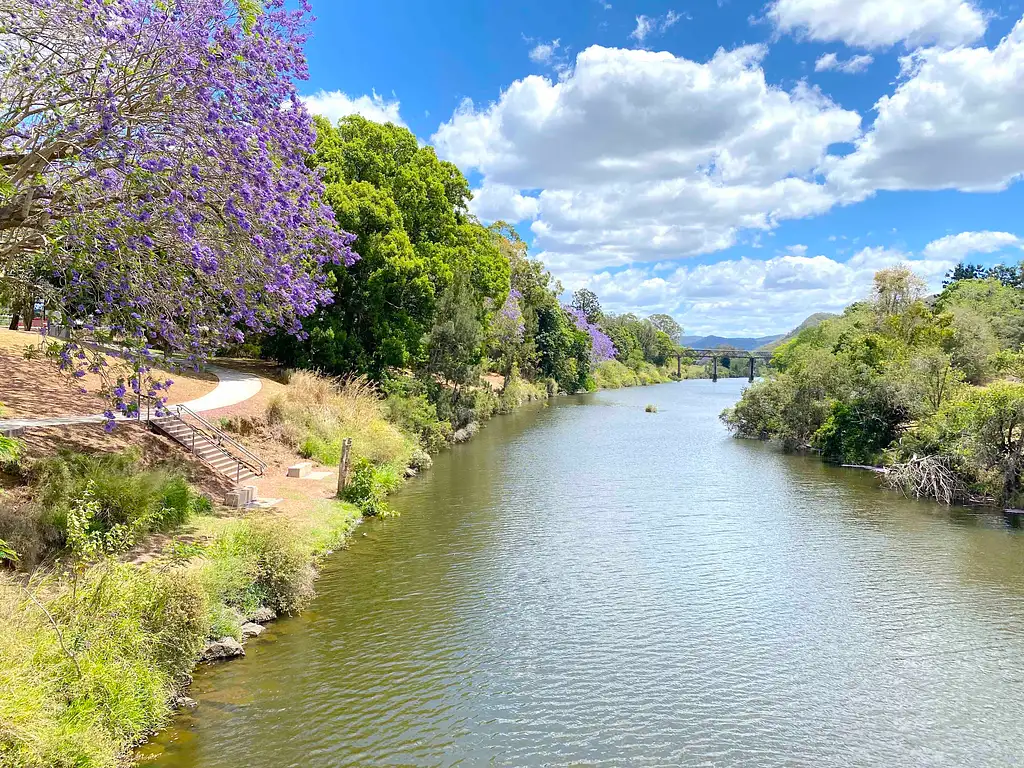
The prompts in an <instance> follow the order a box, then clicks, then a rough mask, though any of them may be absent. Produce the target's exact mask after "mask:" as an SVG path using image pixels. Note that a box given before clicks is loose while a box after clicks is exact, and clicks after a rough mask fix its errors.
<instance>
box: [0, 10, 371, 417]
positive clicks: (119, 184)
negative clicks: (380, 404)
mask: <svg viewBox="0 0 1024 768" xmlns="http://www.w3.org/2000/svg"><path fill="white" fill-rule="evenodd" d="M254 8H255V6H254V4H253V3H252V2H251V1H250V0H246V1H245V2H241V0H239V2H235V3H233V2H230V0H229V1H228V2H224V0H181V1H180V2H177V3H174V4H167V3H165V2H162V0H116V1H115V2H84V3H83V2H66V1H65V0H0V32H2V33H3V34H2V35H0V74H2V77H0V102H2V103H3V104H4V109H3V110H2V112H0V133H2V136H3V137H4V138H3V153H4V160H3V163H2V164H0V168H2V171H0V276H2V277H0V285H2V286H3V288H4V289H5V290H6V291H8V292H10V291H13V292H15V293H20V294H23V295H25V296H28V297H30V298H35V299H38V300H41V301H43V302H44V303H45V304H46V305H47V306H49V307H51V308H53V309H54V310H56V311H58V312H59V313H60V314H61V316H62V319H61V321H60V324H61V325H62V326H63V328H64V329H65V331H66V332H67V333H68V334H70V339H68V340H63V341H57V342H54V344H53V348H52V350H51V351H52V353H53V354H54V355H55V357H56V359H57V360H58V361H59V364H60V366H61V368H62V369H63V370H64V371H66V372H67V373H69V374H74V375H77V376H80V375H83V374H84V372H85V371H92V372H93V373H96V374H99V375H100V376H101V377H103V379H104V381H105V385H106V388H107V390H108V391H109V392H110V393H111V396H112V398H113V400H114V401H115V403H116V405H117V406H118V407H119V408H121V409H122V410H126V411H127V410H128V409H129V405H128V404H129V403H130V402H131V400H132V398H125V397H124V393H123V392H122V393H121V394H120V395H116V394H114V393H113V390H114V388H115V386H119V385H118V384H117V379H118V378H123V379H124V385H123V386H125V387H127V388H128V389H130V390H131V391H132V392H140V391H141V392H143V393H146V392H149V393H151V394H159V391H160V387H158V386H157V385H158V384H160V382H156V381H153V380H151V378H150V377H149V375H148V371H149V369H150V368H151V364H152V358H153V355H154V353H155V352H156V351H160V352H174V353H177V354H181V355H185V356H187V357H189V358H191V359H200V358H202V357H203V356H204V355H205V354H207V353H209V352H210V351H211V350H213V349H216V348H217V347H218V346H221V345H223V344H225V343H226V342H234V341H240V340H241V339H242V338H243V337H244V336H245V335H246V334H254V333H259V332H262V331H265V330H268V329H273V328H278V327H284V328H287V329H289V330H291V331H297V330H298V320H299V319H300V318H301V317H303V316H306V315H308V314H310V313H311V312H312V311H313V310H314V309H315V307H316V306H317V305H318V304H319V303H321V302H323V301H324V300H325V299H326V298H327V297H328V293H327V291H326V290H325V281H326V274H325V273H324V272H323V270H322V269H321V267H322V265H324V264H349V263H351V262H352V261H353V260H354V258H355V257H354V255H353V254H352V252H351V250H350V249H349V243H350V242H351V237H350V236H348V235H346V234H344V233H342V232H340V231H339V230H338V229H337V227H336V225H335V222H334V218H333V215H332V213H331V210H330V208H329V207H327V206H325V205H323V203H322V202H321V196H322V192H323V184H322V182H321V180H320V178H319V176H318V175H317V173H316V172H315V171H314V169H313V168H311V167H309V166H307V164H306V162H305V160H306V156H307V154H308V153H309V152H310V150H311V149H312V148H313V142H314V138H315V134H314V131H313V126H312V122H311V120H310V118H309V116H308V114H307V113H306V111H305V108H304V107H303V105H302V102H301V100H300V99H299V97H298V94H297V91H296V87H295V81H296V80H301V79H305V78H306V77H307V71H306V63H305V59H304V56H303V53H302V44H303V42H304V39H305V31H304V26H305V24H306V19H307V13H306V11H304V10H301V9H300V10H293V9H291V8H287V7H285V4H284V2H283V1H282V0H270V2H267V3H263V4H261V5H260V8H261V10H260V12H258V13H254V12H253V9H254ZM282 105H285V106H284V107H283V108H282ZM31 303H32V301H29V302H28V304H29V305H31ZM93 341H99V342H107V343H113V344H116V346H117V347H118V349H119V350H122V351H121V352H120V353H119V354H120V355H121V356H122V357H123V359H124V363H123V365H120V366H112V367H111V368H108V367H107V365H106V360H105V357H104V352H103V351H102V350H101V349H100V348H99V347H96V346H93V345H91V344H89V343H88V342H93Z"/></svg>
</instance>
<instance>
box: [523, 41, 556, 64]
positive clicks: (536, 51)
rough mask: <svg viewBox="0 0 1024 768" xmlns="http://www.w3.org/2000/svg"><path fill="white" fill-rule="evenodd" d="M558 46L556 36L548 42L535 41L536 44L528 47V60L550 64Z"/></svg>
mask: <svg viewBox="0 0 1024 768" xmlns="http://www.w3.org/2000/svg"><path fill="white" fill-rule="evenodd" d="M558 48H559V40H558V38H555V39H554V40H552V41H551V42H550V43H537V45H535V46H534V47H533V48H531V49H530V60H531V61H534V62H536V63H537V64H550V63H551V60H552V59H553V58H554V55H555V52H556V51H557V50H558Z"/></svg>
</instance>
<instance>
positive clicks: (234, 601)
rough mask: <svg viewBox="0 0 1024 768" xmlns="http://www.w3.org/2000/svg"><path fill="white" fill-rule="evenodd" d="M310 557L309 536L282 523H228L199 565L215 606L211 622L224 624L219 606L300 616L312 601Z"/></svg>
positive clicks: (264, 520) (244, 611)
mask: <svg viewBox="0 0 1024 768" xmlns="http://www.w3.org/2000/svg"><path fill="white" fill-rule="evenodd" d="M314 555H315V553H314V551H313V546H312V543H311V542H310V540H309V537H308V536H304V535H303V534H302V532H301V531H299V530H298V529H297V528H295V527H294V526H292V525H290V524H289V523H288V522H287V521H285V520H275V519H273V518H269V517H267V518H253V519H246V520H238V521H235V522H232V523H231V524H230V525H229V526H228V527H227V528H225V530H224V531H222V532H221V533H220V535H218V536H217V537H216V538H215V539H214V541H213V543H212V544H211V545H210V546H209V548H208V549H207V552H206V560H205V562H204V563H203V566H202V578H203V582H204V584H205V586H206V589H207V591H208V592H209V593H210V595H211V597H212V598H213V599H214V601H215V603H214V607H213V615H212V617H211V621H212V622H214V623H216V622H220V623H221V624H223V623H224V622H225V616H224V614H223V611H222V610H221V608H220V607H219V605H218V603H219V604H222V605H224V606H227V607H228V608H232V609H235V610H236V611H238V612H239V613H240V614H241V615H243V616H246V615H250V614H252V613H253V612H254V611H255V610H256V609H257V608H259V607H260V606H267V607H269V608H273V609H274V610H275V611H278V612H281V613H296V612H298V611H299V610H301V609H302V608H303V606H305V604H306V603H307V602H309V600H311V599H312V597H313V580H314V578H315V576H316V571H315V568H314V565H313V561H314ZM225 634H232V632H227V631H225Z"/></svg>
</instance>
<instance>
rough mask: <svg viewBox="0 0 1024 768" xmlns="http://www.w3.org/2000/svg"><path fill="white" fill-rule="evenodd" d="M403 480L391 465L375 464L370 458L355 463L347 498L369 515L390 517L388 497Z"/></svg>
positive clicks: (346, 491) (346, 493)
mask: <svg viewBox="0 0 1024 768" xmlns="http://www.w3.org/2000/svg"><path fill="white" fill-rule="evenodd" d="M401 482H402V480H401V477H400V476H399V474H398V472H397V471H396V470H395V468H394V467H393V466H390V465H387V464H385V465H380V466H378V465H375V464H373V463H372V462H371V461H369V460H368V459H360V460H359V461H357V462H356V463H355V465H354V466H353V470H352V477H351V479H350V480H349V483H348V486H346V488H345V500H346V501H350V502H352V503H353V504H355V505H356V506H357V507H359V509H361V510H362V511H363V514H364V515H366V516H367V517H390V516H391V515H392V514H394V513H393V512H392V511H391V508H390V507H388V503H387V497H388V494H389V493H391V491H393V490H395V488H397V487H398V486H399V485H400V484H401Z"/></svg>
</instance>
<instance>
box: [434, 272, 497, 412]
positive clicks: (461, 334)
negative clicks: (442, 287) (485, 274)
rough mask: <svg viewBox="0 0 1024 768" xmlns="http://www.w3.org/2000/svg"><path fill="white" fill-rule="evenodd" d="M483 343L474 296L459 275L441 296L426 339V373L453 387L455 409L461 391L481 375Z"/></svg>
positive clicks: (467, 284)
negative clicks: (481, 349)
mask: <svg viewBox="0 0 1024 768" xmlns="http://www.w3.org/2000/svg"><path fill="white" fill-rule="evenodd" d="M482 342H483V326H482V324H481V322H480V319H479V317H478V309H477V307H476V306H475V305H474V298H473V293H472V291H471V289H470V287H469V283H468V282H467V281H466V280H465V279H464V278H463V277H461V276H460V277H458V278H456V279H455V281H454V282H453V283H452V285H451V286H449V288H448V290H447V291H445V293H444V295H443V296H442V297H441V301H440V302H439V304H438V308H437V319H436V320H435V322H434V327H433V328H431V330H430V334H429V336H428V339H427V365H426V371H427V373H429V374H432V375H435V376H439V377H440V378H441V379H443V380H444V381H445V382H447V383H448V384H449V385H450V386H451V387H452V404H453V406H454V405H455V404H457V403H458V397H459V389H460V388H461V387H465V386H467V385H469V384H472V383H473V382H474V381H476V379H477V378H478V376H479V368H478V365H479V362H480V345H481V343H482Z"/></svg>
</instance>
